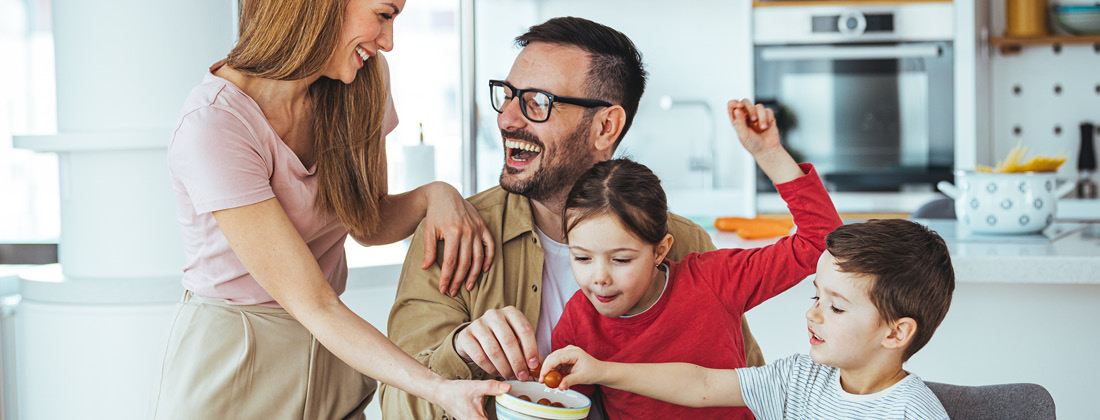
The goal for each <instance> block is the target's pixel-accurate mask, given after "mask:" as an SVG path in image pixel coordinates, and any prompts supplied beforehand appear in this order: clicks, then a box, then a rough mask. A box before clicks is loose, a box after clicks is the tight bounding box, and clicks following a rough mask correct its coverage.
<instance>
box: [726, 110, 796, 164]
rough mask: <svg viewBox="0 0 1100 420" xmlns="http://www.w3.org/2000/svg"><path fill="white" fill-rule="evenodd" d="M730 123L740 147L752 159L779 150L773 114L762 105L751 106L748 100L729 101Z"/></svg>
mask: <svg viewBox="0 0 1100 420" xmlns="http://www.w3.org/2000/svg"><path fill="white" fill-rule="evenodd" d="M727 107H728V108H729V115H730V122H732V123H733V128H734V130H736V131H737V137H738V138H739V139H741V145H743V146H745V150H748V151H749V153H751V154H752V155H753V156H754V157H755V156H759V155H760V154H765V153H769V152H771V151H773V150H775V149H778V148H781V147H782V146H780V144H779V128H777V127H776V125H775V114H774V113H773V112H772V110H771V109H768V108H765V107H764V105H760V104H756V105H753V103H752V102H751V101H749V100H748V99H742V100H740V101H736V100H733V101H729V103H728V104H727Z"/></svg>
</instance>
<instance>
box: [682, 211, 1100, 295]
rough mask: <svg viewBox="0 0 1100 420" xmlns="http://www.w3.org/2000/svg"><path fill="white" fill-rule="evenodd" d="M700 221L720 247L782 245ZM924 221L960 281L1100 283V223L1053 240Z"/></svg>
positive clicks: (1071, 229) (1071, 228) (1065, 225)
mask: <svg viewBox="0 0 1100 420" xmlns="http://www.w3.org/2000/svg"><path fill="white" fill-rule="evenodd" d="M695 221H696V222H697V223H699V224H701V225H703V227H705V228H707V229H708V232H710V234H711V237H712V238H713V239H714V244H715V245H716V246H718V247H719V248H753V247H760V246H764V245H769V244H772V243H774V242H775V241H776V240H775V239H770V240H753V241H747V240H743V239H741V238H740V237H738V236H737V235H736V234H734V233H729V232H718V231H716V230H714V229H713V228H712V227H711V224H709V223H704V221H702V220H695ZM919 222H921V223H924V224H925V225H927V226H928V227H929V228H931V229H932V230H934V231H936V232H938V233H940V234H941V236H943V237H944V241H946V242H947V248H948V249H949V250H950V251H951V263H952V265H954V266H955V279H956V281H958V282H968V283H1031V284H1034V283H1048V284H1098V285H1100V224H1095V223H1093V224H1079V223H1078V224H1072V223H1059V224H1056V226H1054V227H1056V228H1063V229H1065V230H1066V232H1063V233H1061V234H1060V235H1061V236H1057V235H1053V234H1052V235H1051V236H1054V237H1055V239H1053V240H1050V239H1047V238H1042V237H1036V236H1034V235H1033V236H1027V237H1013V236H1011V235H1006V236H1003V237H993V239H990V237H988V236H985V237H980V238H972V237H964V238H963V239H960V238H959V235H958V234H957V233H956V231H955V223H956V222H955V221H954V220H919ZM1067 228H1068V229H1067ZM1048 233H1049V231H1048Z"/></svg>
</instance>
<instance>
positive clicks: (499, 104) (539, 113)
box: [492, 85, 550, 122]
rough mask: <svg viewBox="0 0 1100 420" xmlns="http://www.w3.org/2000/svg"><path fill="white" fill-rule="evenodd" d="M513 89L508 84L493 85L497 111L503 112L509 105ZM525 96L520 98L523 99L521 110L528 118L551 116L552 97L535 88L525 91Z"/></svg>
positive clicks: (537, 118)
mask: <svg viewBox="0 0 1100 420" xmlns="http://www.w3.org/2000/svg"><path fill="white" fill-rule="evenodd" d="M512 95H513V90H512V89H511V88H510V87H508V86H506V85H493V86H492V98H493V108H495V109H496V111H497V112H503V110H504V108H505V107H507V106H508V103H509V101H511V99H512ZM522 95H523V96H522V97H521V98H520V100H521V101H522V102H521V104H522V105H523V106H522V107H521V110H522V111H523V115H524V116H525V117H527V119H529V120H531V121H535V122H539V121H546V119H547V117H549V116H550V97H549V96H547V95H546V94H545V93H542V92H539V91H533V90H527V91H523V94H522Z"/></svg>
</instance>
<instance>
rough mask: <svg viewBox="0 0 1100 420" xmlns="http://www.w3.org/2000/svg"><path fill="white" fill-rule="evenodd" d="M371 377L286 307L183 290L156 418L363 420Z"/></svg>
mask: <svg viewBox="0 0 1100 420" xmlns="http://www.w3.org/2000/svg"><path fill="white" fill-rule="evenodd" d="M376 388H377V383H376V382H375V381H374V380H373V379H371V378H369V377H367V376H365V375H363V374H361V373H359V372H358V371H356V370H355V369H352V368H351V367H349V366H348V365H347V364H346V363H344V362H343V361H342V360H340V359H339V358H337V357H336V356H334V355H333V354H332V353H330V352H329V351H328V350H327V349H325V347H324V346H322V345H321V343H318V342H317V339H315V338H314V337H313V335H312V334H310V333H309V331H307V330H306V328H305V327H303V326H302V324H300V323H299V322H298V321H297V320H295V319H294V318H293V317H291V316H290V314H289V313H287V311H286V310H283V309H277V308H268V307H265V306H238V305H230V304H226V303H223V302H221V301H212V300H208V299H202V298H199V297H197V296H194V295H193V294H192V293H191V292H187V293H186V294H185V295H184V298H183V301H182V302H181V303H180V304H179V307H178V308H177V309H176V318H175V321H174V322H173V324H172V333H171V336H170V338H169V341H168V350H167V352H165V355H164V366H163V368H162V371H161V381H160V390H159V391H158V393H157V399H156V401H155V404H154V405H155V410H156V411H155V414H154V416H153V417H154V418H156V419H310V420H312V419H363V418H365V416H364V414H363V409H365V408H366V406H367V403H369V402H370V400H371V398H372V397H373V396H374V391H375V389H376Z"/></svg>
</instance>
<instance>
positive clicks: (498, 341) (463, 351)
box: [454, 306, 539, 381]
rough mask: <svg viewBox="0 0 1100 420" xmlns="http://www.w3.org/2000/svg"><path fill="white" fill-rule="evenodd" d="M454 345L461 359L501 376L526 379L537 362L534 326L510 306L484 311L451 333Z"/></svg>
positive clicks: (536, 365) (537, 351) (537, 348)
mask: <svg viewBox="0 0 1100 420" xmlns="http://www.w3.org/2000/svg"><path fill="white" fill-rule="evenodd" d="M454 346H455V351H457V352H458V355H459V356H461V357H462V359H463V360H466V361H468V362H474V363H476V364H477V365H478V366H480V367H481V369H482V370H484V371H485V372H486V373H488V374H490V375H493V376H500V377H502V378H504V379H519V380H521V381H526V380H528V379H529V378H530V377H531V375H530V374H529V373H528V369H531V368H535V367H538V365H539V347H538V343H537V342H536V340H535V329H534V328H532V327H531V323H530V322H527V318H526V317H525V316H523V313H522V312H520V311H519V309H516V307H514V306H507V307H504V308H502V309H490V310H489V311H487V312H485V314H484V315H482V316H481V318H478V319H476V320H474V322H473V323H471V324H470V325H467V326H466V328H464V329H463V330H462V331H460V332H459V333H458V334H456V335H455V339H454Z"/></svg>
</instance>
